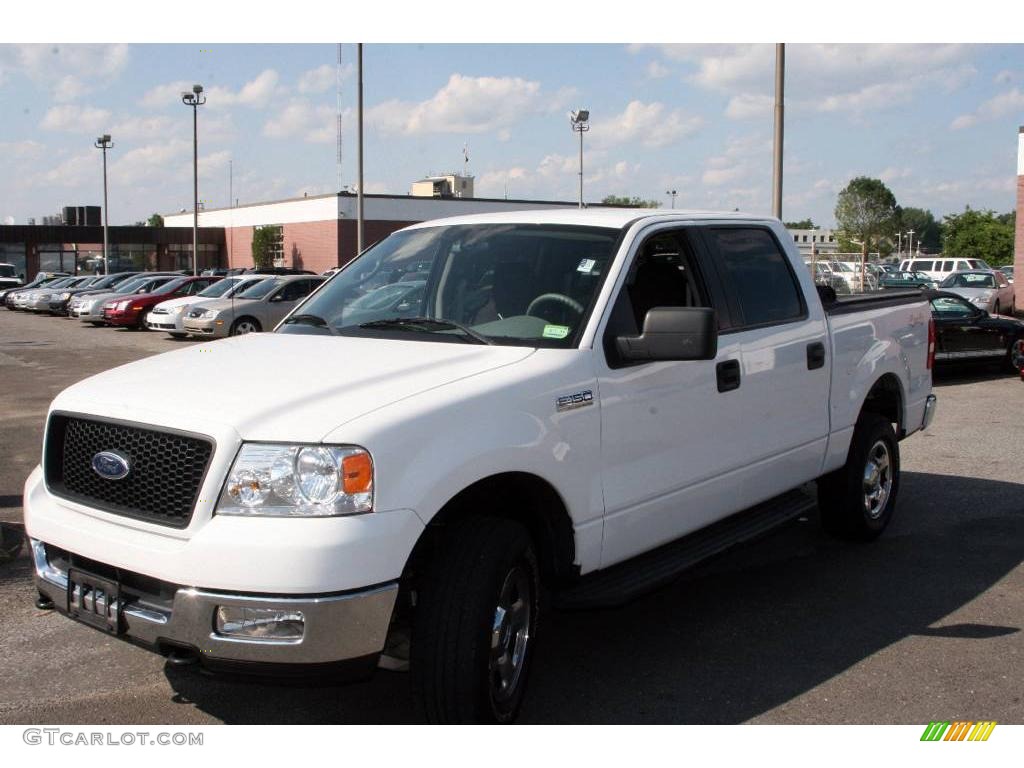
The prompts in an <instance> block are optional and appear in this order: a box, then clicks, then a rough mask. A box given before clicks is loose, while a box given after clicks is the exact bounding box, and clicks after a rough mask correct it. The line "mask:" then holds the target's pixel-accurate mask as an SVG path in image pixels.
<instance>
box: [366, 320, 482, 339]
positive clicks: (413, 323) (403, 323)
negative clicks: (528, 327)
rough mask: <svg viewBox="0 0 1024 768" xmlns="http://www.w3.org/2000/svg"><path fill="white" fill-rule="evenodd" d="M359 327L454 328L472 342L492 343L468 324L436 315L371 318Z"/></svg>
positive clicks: (429, 330)
mask: <svg viewBox="0 0 1024 768" xmlns="http://www.w3.org/2000/svg"><path fill="white" fill-rule="evenodd" d="M359 327H360V328H401V329H407V330H410V331H423V332H425V333H435V332H439V331H450V330H452V329H455V330H457V331H460V332H461V333H462V334H463V338H465V339H466V340H468V341H470V342H471V343H474V344H494V342H493V341H491V340H490V339H488V338H487V337H486V336H484V335H483V334H482V333H478V332H476V331H474V330H473V329H472V328H470V327H469V326H466V325H463V324H462V323H457V322H455V321H454V320H439V319H437V318H436V317H389V318H387V319H385V320H373V321H371V322H369V323H360V324H359Z"/></svg>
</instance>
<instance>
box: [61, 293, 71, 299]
mask: <svg viewBox="0 0 1024 768" xmlns="http://www.w3.org/2000/svg"><path fill="white" fill-rule="evenodd" d="M70 298H71V294H70V293H62V294H61V295H60V299H61V301H67V300H68V299H70Z"/></svg>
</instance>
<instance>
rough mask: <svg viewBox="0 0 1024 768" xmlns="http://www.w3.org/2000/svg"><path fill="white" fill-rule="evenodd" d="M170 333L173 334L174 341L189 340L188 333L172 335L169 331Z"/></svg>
mask: <svg viewBox="0 0 1024 768" xmlns="http://www.w3.org/2000/svg"><path fill="white" fill-rule="evenodd" d="M168 333H170V334H171V338H172V339H178V340H179V341H181V339H187V338H188V334H187V333H178V332H177V331H175V332H174V333H171V332H170V331H168Z"/></svg>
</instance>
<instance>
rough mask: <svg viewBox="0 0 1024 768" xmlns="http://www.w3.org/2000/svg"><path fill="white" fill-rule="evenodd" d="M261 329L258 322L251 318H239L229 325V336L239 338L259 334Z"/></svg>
mask: <svg viewBox="0 0 1024 768" xmlns="http://www.w3.org/2000/svg"><path fill="white" fill-rule="evenodd" d="M262 330H263V328H262V327H261V326H260V323H259V320H256V319H255V318H253V317H240V318H238V319H237V320H235V322H234V323H232V324H231V335H232V336H241V335H243V334H246V333H259V332H260V331H262Z"/></svg>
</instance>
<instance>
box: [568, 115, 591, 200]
mask: <svg viewBox="0 0 1024 768" xmlns="http://www.w3.org/2000/svg"><path fill="white" fill-rule="evenodd" d="M589 121H590V110H589V109H579V110H577V111H575V112H570V113H569V123H570V124H571V125H572V129H573V131H575V132H576V133H578V134H579V135H580V208H582V207H583V134H584V133H586V132H587V131H589V130H590V122H589Z"/></svg>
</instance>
